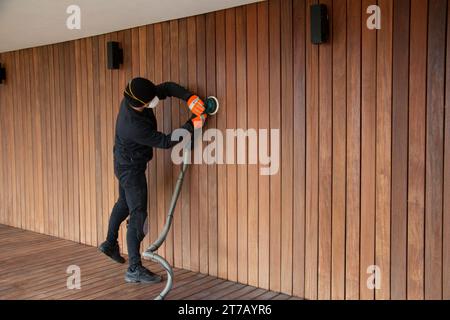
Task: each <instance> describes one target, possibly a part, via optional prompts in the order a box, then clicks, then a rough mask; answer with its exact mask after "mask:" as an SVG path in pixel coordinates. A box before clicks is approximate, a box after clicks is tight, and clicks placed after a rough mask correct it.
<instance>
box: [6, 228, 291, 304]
mask: <svg viewBox="0 0 450 320" xmlns="http://www.w3.org/2000/svg"><path fill="white" fill-rule="evenodd" d="M144 264H145V266H147V267H149V268H150V269H151V270H152V271H154V272H158V273H159V274H165V273H164V272H163V270H162V268H161V267H159V266H158V265H157V264H155V263H152V262H148V261H145V262H144ZM70 265H77V266H79V267H80V270H81V289H73V290H69V289H67V286H66V283H67V279H68V277H69V276H70V275H69V274H68V273H66V270H67V268H68V267H69V266H70ZM125 270H126V265H119V264H117V263H114V262H113V261H111V260H110V259H108V258H107V257H105V256H104V255H102V254H100V253H99V252H98V251H97V248H94V247H90V246H86V245H81V244H79V243H75V242H72V241H68V240H63V239H58V238H55V237H51V236H46V235H42V234H38V233H34V232H30V231H24V230H21V229H16V228H12V227H8V226H4V225H0V299H2V300H7V299H31V300H37V299H51V300H53V299H67V300H72V299H82V300H91V299H143V300H150V299H153V298H154V297H155V296H156V295H157V294H158V293H159V292H160V290H161V288H162V287H163V286H164V283H161V284H156V285H142V284H128V283H125V281H124V280H123V276H124V272H125ZM174 272H175V279H174V287H173V289H172V291H171V292H170V294H169V295H168V296H167V299H189V300H204V299H239V300H243V299H256V300H266V299H267V300H270V299H295V298H294V297H290V296H288V295H285V294H279V293H276V292H272V291H267V290H263V289H258V288H255V287H251V286H246V285H242V284H238V283H235V282H230V281H225V280H223V279H218V278H215V277H212V276H206V275H204V274H198V273H194V272H190V271H187V270H183V269H174Z"/></svg>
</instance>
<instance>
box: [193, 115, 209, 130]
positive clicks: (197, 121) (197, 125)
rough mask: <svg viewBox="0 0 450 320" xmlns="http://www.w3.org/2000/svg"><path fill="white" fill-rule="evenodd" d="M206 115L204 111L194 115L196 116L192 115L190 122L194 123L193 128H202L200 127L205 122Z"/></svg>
mask: <svg viewBox="0 0 450 320" xmlns="http://www.w3.org/2000/svg"><path fill="white" fill-rule="evenodd" d="M207 117H208V116H207V114H206V113H204V114H201V115H199V116H196V117H192V118H191V121H192V124H193V125H194V128H195V129H200V128H202V127H203V126H204V125H205V122H206V118H207Z"/></svg>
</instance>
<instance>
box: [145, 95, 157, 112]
mask: <svg viewBox="0 0 450 320" xmlns="http://www.w3.org/2000/svg"><path fill="white" fill-rule="evenodd" d="M158 103H159V98H158V96H155V97H154V98H153V99H152V101H150V103H149V104H148V105H147V108H150V109H153V108H155V107H156V106H157V105H158Z"/></svg>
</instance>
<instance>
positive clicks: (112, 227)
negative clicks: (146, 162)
mask: <svg viewBox="0 0 450 320" xmlns="http://www.w3.org/2000/svg"><path fill="white" fill-rule="evenodd" d="M145 168H146V166H141V167H132V168H130V167H127V168H123V167H120V166H118V165H116V164H115V165H114V173H115V175H116V177H117V179H118V180H119V199H118V200H117V202H116V204H115V205H114V207H113V209H112V212H111V217H110V218H109V225H108V235H107V238H106V240H107V241H108V242H109V243H111V244H114V243H116V242H117V238H118V236H119V227H120V224H121V223H122V222H123V221H124V220H125V219H126V218H127V217H128V215H129V216H130V218H129V220H128V228H127V246H128V259H129V265H130V267H134V266H136V265H138V264H140V263H141V255H140V252H139V251H140V245H141V242H142V240H143V239H144V237H145V231H144V224H145V223H146V220H147V219H146V218H147V180H146V177H145Z"/></svg>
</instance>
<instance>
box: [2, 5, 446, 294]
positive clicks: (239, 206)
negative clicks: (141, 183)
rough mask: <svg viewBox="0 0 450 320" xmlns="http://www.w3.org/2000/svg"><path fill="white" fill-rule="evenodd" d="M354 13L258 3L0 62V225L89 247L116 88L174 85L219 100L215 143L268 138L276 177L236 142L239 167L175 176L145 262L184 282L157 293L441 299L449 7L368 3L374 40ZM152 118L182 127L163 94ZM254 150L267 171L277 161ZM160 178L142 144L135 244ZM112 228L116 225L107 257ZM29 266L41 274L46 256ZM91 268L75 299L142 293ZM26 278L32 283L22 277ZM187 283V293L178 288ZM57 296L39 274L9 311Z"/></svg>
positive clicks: (173, 171) (155, 205) (107, 175)
mask: <svg viewBox="0 0 450 320" xmlns="http://www.w3.org/2000/svg"><path fill="white" fill-rule="evenodd" d="M316 3H323V4H325V5H326V6H327V8H328V12H329V15H330V32H331V33H330V39H329V41H328V42H327V43H324V44H321V45H313V44H311V41H310V37H311V35H310V31H311V30H310V5H312V4H316ZM372 4H373V2H372V1H370V0H346V1H343V0H320V1H319V0H269V1H262V2H258V3H253V4H250V5H246V6H240V7H236V8H229V9H226V10H221V11H217V12H211V13H207V14H202V15H197V16H192V17H187V18H182V19H178V20H171V21H163V22H160V23H156V24H153V25H147V26H141V27H137V28H131V29H127V30H122V31H117V32H112V33H108V34H104V35H99V36H94V37H90V38H84V39H78V40H75V41H69V42H64V43H58V44H51V45H46V46H41V47H38V48H30V49H24V50H19V51H15V52H5V53H0V63H2V65H5V67H6V70H7V80H6V82H5V83H4V84H2V85H0V161H1V163H0V191H1V192H0V224H6V225H10V226H15V227H18V228H23V229H27V230H32V231H36V232H40V233H44V234H48V235H52V236H56V237H59V238H63V239H68V240H73V241H76V242H80V243H83V244H88V245H92V246H96V245H98V244H99V243H100V242H101V241H103V240H104V238H105V236H106V231H107V225H108V220H109V215H110V211H111V209H112V207H113V205H114V203H115V201H116V200H117V197H118V182H117V179H116V177H115V176H114V169H113V161H112V160H113V145H114V131H115V120H116V116H117V113H118V110H119V104H120V102H121V99H122V97H123V93H122V92H123V88H124V86H125V85H126V83H127V81H129V79H131V78H132V77H137V76H142V77H147V78H149V79H151V80H152V81H154V82H155V83H161V82H163V81H174V82H178V83H180V84H181V85H183V86H185V87H187V88H188V89H189V90H191V91H192V92H195V93H198V94H199V95H200V96H201V97H207V96H209V95H215V96H217V97H218V99H219V101H220V108H221V109H220V112H219V113H218V114H217V115H216V116H214V117H210V118H209V119H208V121H207V125H206V128H205V130H204V132H205V131H206V130H207V129H213V128H218V129H219V130H220V131H221V132H222V133H223V134H224V139H225V137H226V136H225V133H226V129H242V130H243V131H241V132H246V131H245V130H251V129H254V130H258V129H259V130H262V131H260V135H265V134H268V137H269V138H270V137H277V136H276V131H271V130H279V131H278V132H279V141H278V142H279V143H280V149H279V151H280V152H279V154H278V156H279V160H280V163H279V170H278V171H277V172H276V173H275V174H274V175H269V176H267V175H262V174H261V169H264V168H266V167H267V165H265V164H262V163H261V162H258V163H256V164H249V163H248V160H250V156H251V155H252V154H251V152H252V151H251V149H250V143H248V142H249V141H248V139H247V141H246V146H245V148H244V151H245V152H244V153H245V157H244V158H245V159H244V160H245V161H244V162H245V163H244V164H237V161H238V160H239V158H238V156H237V154H236V151H237V150H238V149H239V148H240V145H239V144H237V143H236V140H234V141H231V140H230V141H224V142H225V143H224V144H225V147H226V146H227V144H228V146H231V147H232V150H234V153H233V154H226V153H225V159H224V161H226V163H218V164H214V165H206V164H194V165H192V166H191V167H190V169H189V170H188V172H187V174H186V176H185V180H184V187H183V189H182V192H181V196H180V198H179V202H178V205H177V207H176V211H175V219H174V224H173V229H172V230H171V232H170V234H169V237H168V239H167V241H166V242H165V243H164V245H163V246H162V247H161V248H160V250H159V253H160V254H162V255H163V256H165V257H166V258H167V259H168V260H169V262H170V263H172V264H173V265H174V266H175V267H177V268H185V269H189V270H191V271H195V272H200V273H202V275H195V276H194V275H193V274H191V273H188V272H185V273H177V272H184V271H181V270H180V271H178V269H177V271H176V276H178V277H179V279H180V286H179V288H178V289H176V291H174V298H175V297H179V298H187V297H193V298H195V297H197V298H199V299H201V298H206V297H207V296H208V295H207V294H206V293H208V294H209V296H208V297H216V298H224V297H230V298H236V299H239V298H244V297H251V298H255V299H264V298H276V299H282V298H286V296H285V295H284V294H289V295H290V294H293V295H295V296H297V297H303V298H308V299H432V298H435V299H442V298H445V299H448V298H449V295H450V284H449V281H450V277H449V273H448V272H446V271H447V270H448V268H449V264H450V252H449V250H450V247H449V245H448V243H449V239H450V226H449V225H450V218H449V215H450V214H449V212H450V209H449V208H450V203H449V200H448V199H450V196H449V192H450V191H449V190H450V181H449V179H450V173H449V172H450V169H449V168H450V166H449V165H448V163H449V159H450V151H449V150H450V146H449V145H450V142H449V141H450V129H449V128H450V120H449V119H450V113H449V112H448V105H449V100H448V99H449V97H450V93H449V88H450V85H449V83H450V80H449V72H448V70H449V63H448V60H449V56H450V44H449V43H450V41H449V37H450V32H449V31H448V30H449V28H450V22H449V19H448V12H449V10H450V6H449V5H448V1H447V0H433V1H426V0H395V1H391V0H379V1H378V2H377V4H378V5H379V6H380V8H381V13H382V21H381V29H380V30H371V29H368V28H367V26H366V21H367V18H368V17H369V15H368V14H367V7H368V6H369V5H372ZM108 41H119V42H120V43H121V46H122V48H123V50H124V63H123V65H122V66H121V67H120V69H118V70H108V69H107V68H106V63H107V56H106V53H107V52H106V43H107V42H108ZM18 110H20V112H18ZM155 113H156V118H157V120H158V125H159V126H158V128H159V130H161V131H164V132H166V133H168V132H170V131H172V130H173V129H175V128H177V127H179V126H180V125H181V124H183V123H184V122H185V121H186V119H187V118H188V117H189V116H190V114H189V110H188V108H187V107H186V105H185V103H184V102H183V101H180V100H178V99H175V98H169V99H166V100H165V101H163V102H161V103H160V106H159V107H158V108H156V109H155ZM264 130H265V131H264ZM247 133H248V134H250V131H248V132H247ZM260 138H261V136H260ZM212 139H214V138H212ZM258 141H259V144H260V146H261V143H260V141H262V140H261V139H259V140H258ZM207 143H208V142H203V147H205V146H206V145H207ZM268 143H269V144H270V139H269V141H268ZM264 147H268V149H267V151H268V154H269V155H271V156H272V159H274V157H273V156H274V155H273V154H271V153H273V152H275V150H276V149H275V148H273V147H271V146H270V145H268V146H264ZM262 149H264V148H262ZM209 156H211V155H209ZM261 157H262V155H261V154H258V160H261ZM240 160H242V157H241V158H240ZM178 173H179V167H178V166H175V165H172V164H171V160H170V150H155V156H154V159H153V161H151V162H150V163H149V164H148V170H147V181H148V187H149V188H148V189H149V190H148V221H149V233H148V234H147V236H146V238H145V240H144V242H143V245H142V248H145V247H146V246H147V245H149V244H150V243H151V242H152V241H153V240H154V239H155V238H156V237H157V236H158V233H159V232H160V231H161V230H162V228H163V225H164V223H165V219H166V213H167V209H168V206H169V201H170V198H171V195H172V191H173V190H172V189H173V186H174V184H175V182H176V177H177V175H178ZM126 230H127V229H126V223H123V224H122V226H121V228H120V231H119V244H120V246H121V248H122V250H123V252H124V253H126V252H127V248H126ZM3 232H5V233H9V232H16V231H14V230H6V229H1V228H0V234H2V233H3ZM23 236H24V239H28V240H26V241H30V240H29V237H31V236H26V235H25V234H23ZM27 237H28V238H27ZM46 239H47V238H46ZM47 241H49V243H51V244H52V246H54V247H55V249H56V248H59V246H63V247H64V246H69V247H70V244H68V243H67V242H64V241H63V240H54V239H48V240H47ZM37 246H39V245H37ZM39 248H40V247H39ZM41 249H45V248H41ZM74 250H78V251H80V252H82V251H83V249H81V248H80V247H78V249H76V248H74ZM78 251H77V252H78ZM8 254H10V255H11V257H13V256H15V255H16V254H17V255H18V256H17V257H18V259H19V258H20V259H25V257H20V254H19V253H18V252H17V253H15V252H14V251H13V250H9V251H8ZM63 256H65V255H64V253H61V257H63ZM89 257H90V256H89ZM85 258H86V259H88V256H86V257H85ZM40 263H41V264H42V265H46V266H48V267H49V268H52V267H55V266H57V265H58V261H51V259H49V258H45V257H44V258H43V260H42V261H41V262H40ZM372 265H376V266H378V267H379V268H380V271H381V279H378V280H381V288H380V289H378V290H373V289H371V288H369V287H368V286H367V280H368V279H369V277H370V275H371V274H370V270H369V273H368V267H370V266H372ZM102 267H104V265H93V264H90V265H89V266H88V269H87V270H90V272H91V271H92V272H93V274H92V275H91V276H90V279H89V280H88V281H90V282H89V283H91V284H92V285H93V286H94V287H95V290H96V291H95V292H88V293H86V294H84V293H83V294H81V293H80V294H77V295H74V298H75V297H78V298H82V297H84V298H92V299H93V298H99V297H102V296H104V297H109V298H113V297H115V296H116V295H117V294H118V293H120V292H121V291H122V290H123V292H124V294H126V296H127V297H130V298H136V299H143V298H145V293H144V292H141V291H139V290H137V291H134V290H132V289H126V288H125V287H124V286H121V285H118V286H116V287H115V286H108V285H107V284H99V283H95V281H94V279H95V274H99V275H100V274H103V273H102V271H101V269H102ZM158 270H159V269H158ZM38 275H41V276H43V275H44V272H43V271H39V270H35V271H33V272H32V273H31V274H30V276H38ZM212 276H213V277H212ZM216 276H217V277H219V278H221V279H222V280H221V279H215V278H214V277H216ZM16 278H17V277H16ZM108 279H110V280H111V281H113V279H119V278H118V277H117V275H112V274H111V275H110V278H108ZM110 280H108V281H110ZM224 280H232V281H238V282H240V283H242V284H230V283H228V282H226V281H224ZM195 281H201V282H200V283H199V286H198V287H196V288H200V287H203V288H204V290H205V292H197V291H196V290H194V289H193V287H192V286H191V285H190V283H193V282H195ZM108 283H110V282H108ZM111 283H112V282H111ZM244 284H250V285H252V286H257V287H260V288H263V289H264V290H266V289H272V290H274V291H276V292H282V293H284V294H281V295H279V294H278V293H276V292H269V293H266V292H265V291H264V290H263V289H261V290H254V289H253V288H251V287H250V288H249V287H246V286H245V285H244ZM55 286H56V284H55V281H53V282H51V281H50V282H49V283H47V282H46V281H44V280H43V281H42V282H40V283H37V284H35V286H33V288H35V289H36V290H38V289H39V290H47V291H45V292H44V291H39V290H38V291H36V292H37V293H36V295H34V293H33V292H35V291H30V292H31V293H30V294H29V295H28V294H27V297H28V296H30V297H31V296H36V297H37V296H40V297H41V296H42V297H44V296H47V294H48V296H49V297H50V296H51V297H54V298H56V297H61V298H63V297H68V295H67V293H63V292H60V291H58V290H56V291H55V292H54V294H52V295H50V294H49V291H51V290H53V289H54V288H55ZM52 288H53V289H52ZM8 290H9V291H8V297H9V296H13V292H12V291H11V290H12V289H8ZM102 290H105V291H106V292H105V293H104V294H102V293H101V291H102Z"/></svg>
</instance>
